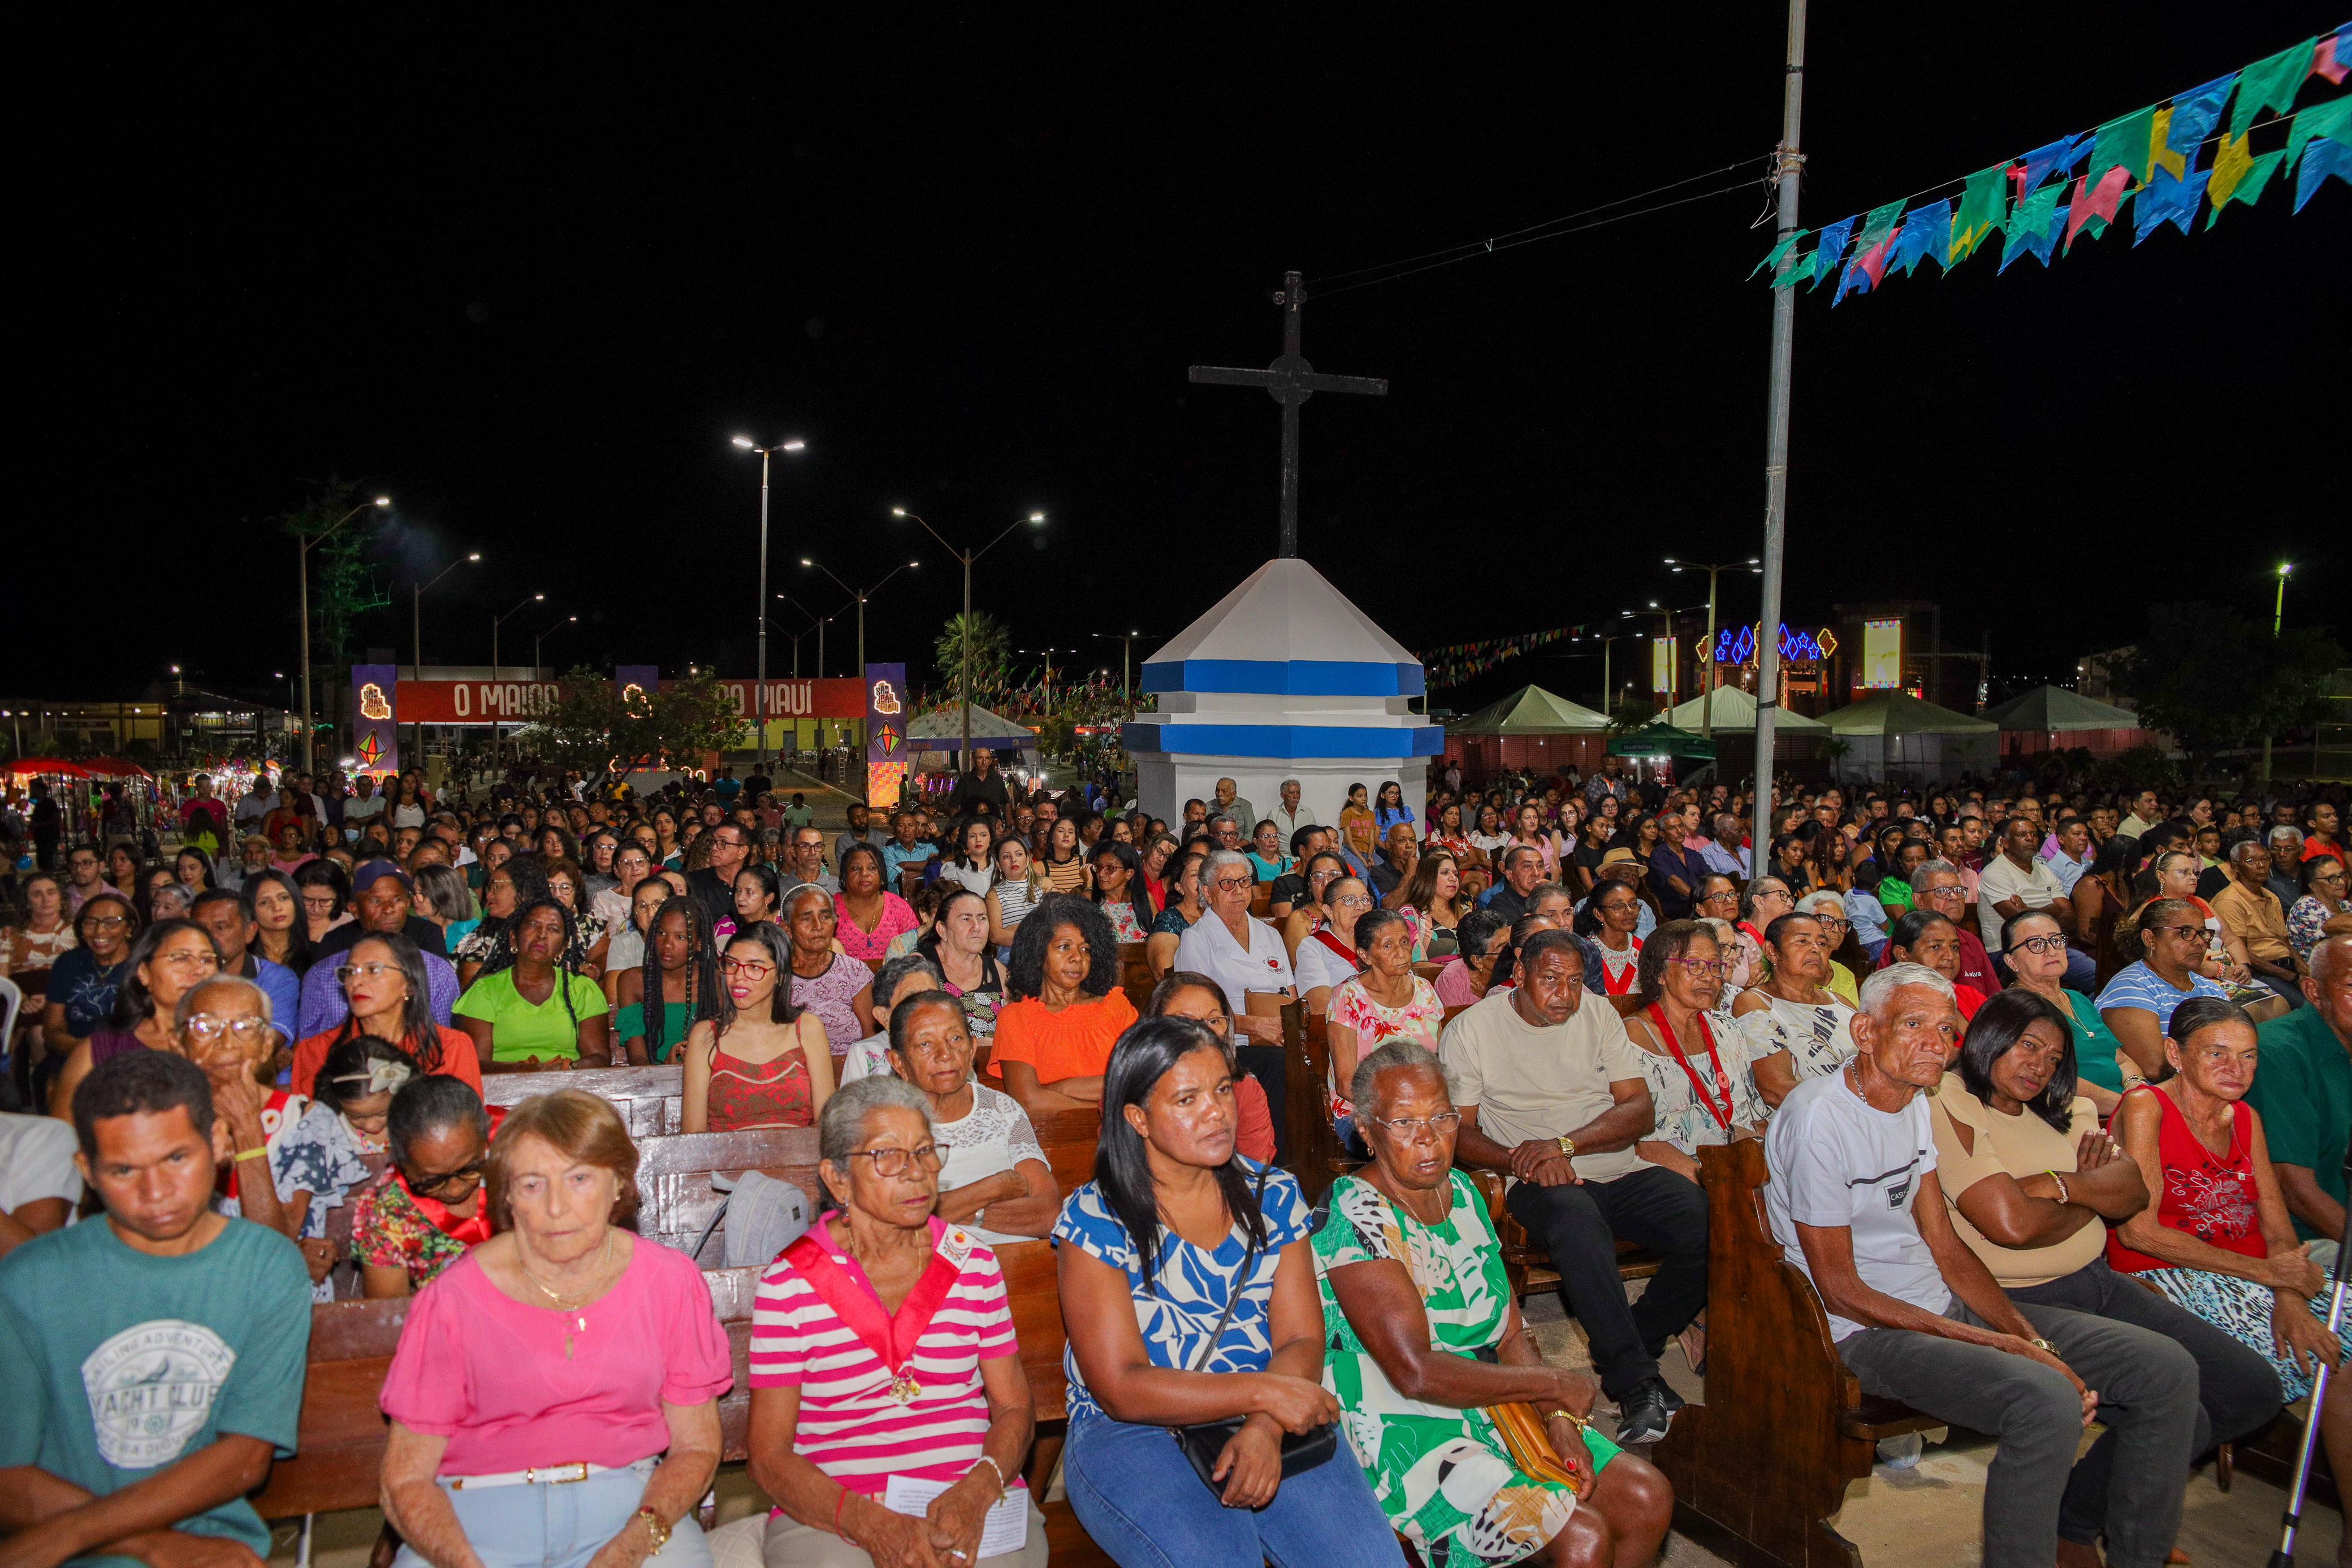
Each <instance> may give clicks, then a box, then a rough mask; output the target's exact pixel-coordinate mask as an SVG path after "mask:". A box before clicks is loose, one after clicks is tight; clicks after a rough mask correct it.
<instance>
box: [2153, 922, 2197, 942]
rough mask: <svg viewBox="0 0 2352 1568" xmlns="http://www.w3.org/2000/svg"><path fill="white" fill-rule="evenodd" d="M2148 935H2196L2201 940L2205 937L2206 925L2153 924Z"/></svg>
mask: <svg viewBox="0 0 2352 1568" xmlns="http://www.w3.org/2000/svg"><path fill="white" fill-rule="evenodd" d="M2147 935H2149V936H2194V937H2196V938H2197V939H2198V940H2199V941H2200V942H2201V941H2203V940H2204V939H2205V927H2203V926H2202V925H2151V926H2149V927H2148V929H2147Z"/></svg>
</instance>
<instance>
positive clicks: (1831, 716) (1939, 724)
mask: <svg viewBox="0 0 2352 1568" xmlns="http://www.w3.org/2000/svg"><path fill="white" fill-rule="evenodd" d="M1822 724H1824V725H1825V726H1827V727H1829V729H1830V731H1831V733H1832V734H1834V735H1844V736H1864V735H1875V736H1882V737H1904V736H1914V735H1990V734H1992V733H1994V732H1995V731H1996V730H1997V729H1998V728H1999V726H1997V725H1995V724H1994V723H1993V722H1992V721H1991V720H1990V719H1985V718H1971V717H1969V716H1968V715H1967V714H1964V713H1954V712H1953V711H1952V710H1951V709H1950V708H1948V707H1937V706H1936V705H1935V704H1934V703H1931V702H1922V701H1920V700H1919V699H1918V698H1917V697H1915V696H1913V695H1911V694H1910V693H1908V692H1898V691H1880V692H1873V693H1871V694H1870V695H1868V696H1866V697H1864V698H1863V699H1862V700H1861V701H1860V702H1858V703H1850V704H1848V705H1847V706H1844V707H1842V708H1835V709H1832V711H1830V712H1828V713H1825V714H1823V715H1822Z"/></svg>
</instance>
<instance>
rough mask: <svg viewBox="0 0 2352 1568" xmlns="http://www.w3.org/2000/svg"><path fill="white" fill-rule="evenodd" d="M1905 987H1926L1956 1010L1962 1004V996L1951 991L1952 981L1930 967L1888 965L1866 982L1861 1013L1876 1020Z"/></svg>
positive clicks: (1921, 965) (1875, 972)
mask: <svg viewBox="0 0 2352 1568" xmlns="http://www.w3.org/2000/svg"><path fill="white" fill-rule="evenodd" d="M1906 986H1925V987H1927V988H1928V989H1929V990H1931V991H1934V992H1936V993H1937V995H1939V996H1941V997H1942V998H1944V999H1945V1000H1946V1001H1948V1002H1949V1003H1951V1004H1952V1005H1953V1006H1954V1007H1958V1005H1959V1001H1960V997H1959V993H1958V991H1955V990H1954V989H1952V982H1951V981H1949V980H1948V979H1946V978H1944V977H1943V976H1941V975H1939V974H1937V972H1936V971H1935V970H1933V969H1930V968H1929V967H1927V965H1925V964H1889V965H1887V966H1886V967H1885V968H1884V969H1877V970H1874V971H1873V972H1872V973H1871V976H1870V977H1869V978H1868V979H1866V980H1864V981H1863V983H1862V1010H1863V1011H1864V1012H1866V1013H1868V1014H1869V1015H1870V1016H1871V1017H1872V1018H1876V1017H1877V1016H1878V1015H1879V1014H1880V1013H1881V1012H1883V1011H1884V1010H1885V1008H1886V1004H1887V1003H1889V1002H1891V1001H1893V1000H1894V999H1895V992H1897V991H1899V990H1901V989H1902V988H1904V987H1906Z"/></svg>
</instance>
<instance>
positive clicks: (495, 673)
mask: <svg viewBox="0 0 2352 1568" xmlns="http://www.w3.org/2000/svg"><path fill="white" fill-rule="evenodd" d="M546 598H547V595H545V594H544V593H534V594H532V595H531V596H530V598H529V599H526V600H524V601H522V604H518V605H516V606H515V607H514V609H512V610H509V611H508V612H506V614H504V615H493V616H491V617H490V685H498V684H499V627H501V626H503V625H505V624H506V623H507V622H508V621H509V620H510V619H511V618H513V617H514V616H515V615H517V614H518V613H520V612H521V610H522V607H523V605H524V604H537V603H540V602H541V601H543V600H545V599H546ZM531 657H532V659H533V660H536V659H537V658H538V657H539V655H538V654H537V653H533V654H531ZM498 755H499V721H498V720H497V719H496V718H493V719H491V720H490V758H491V760H492V761H496V760H497V759H498Z"/></svg>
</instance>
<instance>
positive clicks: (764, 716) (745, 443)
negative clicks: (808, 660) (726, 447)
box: [734, 435, 822, 774]
mask: <svg viewBox="0 0 2352 1568" xmlns="http://www.w3.org/2000/svg"><path fill="white" fill-rule="evenodd" d="M734 439H735V444H736V445H738V446H740V447H741V448H742V449H743V450H744V451H746V452H756V453H758V454H759V455H760V653H759V670H758V672H757V674H756V677H755V679H754V681H753V684H752V686H751V727H752V728H753V729H754V730H755V731H757V732H758V735H759V742H758V744H759V758H760V762H759V768H760V771H761V773H763V774H764V773H766V772H767V771H768V458H769V456H770V455H771V454H772V453H777V452H799V451H801V450H803V448H804V447H806V446H807V443H806V442H804V441H780V442H778V443H777V444H775V445H773V446H758V445H754V444H752V441H751V437H750V436H748V435H739V436H736V437H735V438H734ZM820 663H822V661H820Z"/></svg>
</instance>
